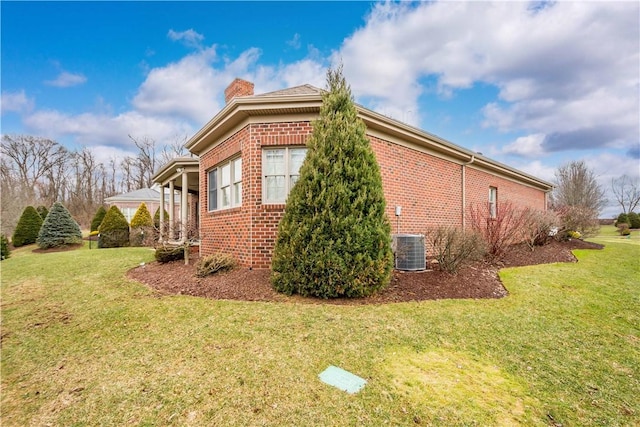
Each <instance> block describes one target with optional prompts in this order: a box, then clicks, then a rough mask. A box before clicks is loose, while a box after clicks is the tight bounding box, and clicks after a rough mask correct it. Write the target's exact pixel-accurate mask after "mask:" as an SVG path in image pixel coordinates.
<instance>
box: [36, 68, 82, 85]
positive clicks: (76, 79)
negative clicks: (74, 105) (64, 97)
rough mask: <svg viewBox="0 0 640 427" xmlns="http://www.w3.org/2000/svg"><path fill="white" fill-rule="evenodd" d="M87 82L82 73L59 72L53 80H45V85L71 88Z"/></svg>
mask: <svg viewBox="0 0 640 427" xmlns="http://www.w3.org/2000/svg"><path fill="white" fill-rule="evenodd" d="M86 81H87V78H86V77H85V76H84V74H82V73H76V74H74V73H69V72H68V71H61V72H60V74H58V77H56V78H55V79H54V80H47V81H45V83H46V84H47V85H49V86H55V87H71V86H78V85H81V84H83V83H85V82H86Z"/></svg>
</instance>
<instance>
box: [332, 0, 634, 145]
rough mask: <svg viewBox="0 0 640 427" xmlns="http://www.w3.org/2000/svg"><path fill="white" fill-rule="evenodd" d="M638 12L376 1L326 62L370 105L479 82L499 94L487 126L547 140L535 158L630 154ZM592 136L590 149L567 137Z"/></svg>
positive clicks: (607, 7)
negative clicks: (566, 153)
mask: <svg viewBox="0 0 640 427" xmlns="http://www.w3.org/2000/svg"><path fill="white" fill-rule="evenodd" d="M639 8H640V6H639V4H638V3H637V2H626V3H625V2H619V3H610V2H555V3H549V4H547V5H545V7H543V8H532V7H530V3H526V2H495V3H487V2H428V3H427V2H424V3H419V4H417V5H416V4H415V3H404V2H400V3H377V4H376V5H375V6H374V8H373V9H372V11H371V13H370V15H369V16H368V17H367V20H366V24H365V26H364V27H362V28H360V29H358V30H357V31H355V32H354V33H353V34H352V35H351V36H350V37H349V38H347V39H346V40H345V41H344V43H343V45H342V47H341V48H340V50H339V51H337V52H335V53H334V54H333V56H332V61H333V63H334V64H335V63H337V62H339V61H342V62H343V63H344V71H345V75H346V77H347V80H348V81H350V82H351V83H352V85H353V90H354V94H355V95H356V97H358V98H359V99H364V100H366V101H367V103H368V105H370V106H374V107H377V106H384V107H385V108H386V109H388V110H389V109H393V108H392V107H391V106H395V110H396V111H404V110H406V109H409V108H414V107H415V106H416V105H418V100H419V98H420V96H422V95H423V94H424V93H426V92H427V89H428V88H426V87H425V86H423V84H421V81H423V79H425V78H429V79H434V78H435V79H436V90H437V92H438V93H439V94H440V95H441V96H445V97H446V96H451V95H452V94H455V93H456V91H459V90H462V89H466V88H471V87H472V86H473V85H474V84H475V83H476V82H482V83H484V84H490V85H493V86H495V87H496V88H498V90H499V97H498V98H497V99H495V100H494V101H492V102H490V103H489V104H487V105H486V107H485V108H484V109H483V111H482V114H483V115H484V125H485V126H487V127H491V128H497V129H498V130H501V131H510V132H522V131H524V132H527V133H528V134H544V135H547V136H549V138H545V140H544V142H543V143H542V145H541V148H540V150H565V149H575V148H578V149H579V148H586V147H589V148H592V147H593V144H596V145H597V146H616V147H620V146H624V147H630V146H631V145H634V144H637V139H638V134H639V132H638V105H639V101H638V92H639V91H638V88H639V87H640V85H639V67H638V63H639V57H640V53H639V52H640V41H639V40H640V35H639V31H640V30H639V29H638V25H637V16H638V11H639ZM605 125H606V126H605ZM605 127H606V128H607V130H608V131H609V132H611V134H610V135H608V136H607V135H605V134H604V133H603V132H602V130H603V129H604V128H605ZM592 130H593V133H592V134H591V137H587V139H588V140H590V141H591V143H589V144H586V145H585V144H583V140H582V139H575V138H573V136H580V138H583V137H585V136H586V135H588V134H590V133H591V131H592ZM551 135H554V136H555V138H551ZM603 136H605V138H604V139H603V138H602V137H603ZM597 138H599V140H598V139H597ZM559 141H562V144H558V142H559ZM598 141H599V142H598ZM547 144H550V145H547ZM529 148H532V147H529ZM510 149H511V150H513V149H514V148H513V147H511V148H510Z"/></svg>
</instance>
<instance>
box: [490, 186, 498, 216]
mask: <svg viewBox="0 0 640 427" xmlns="http://www.w3.org/2000/svg"><path fill="white" fill-rule="evenodd" d="M497 216H498V187H489V218H492V219H494V218H496V217H497Z"/></svg>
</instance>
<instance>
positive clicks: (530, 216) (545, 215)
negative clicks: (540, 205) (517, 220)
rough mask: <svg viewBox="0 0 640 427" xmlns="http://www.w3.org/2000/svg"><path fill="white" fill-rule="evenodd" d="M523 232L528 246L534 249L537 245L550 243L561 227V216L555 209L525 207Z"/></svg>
mask: <svg viewBox="0 0 640 427" xmlns="http://www.w3.org/2000/svg"><path fill="white" fill-rule="evenodd" d="M522 215H523V224H522V233H523V238H524V241H525V243H526V244H527V246H529V248H530V249H531V250H532V251H533V250H534V249H535V247H536V246H543V245H546V244H547V243H549V241H550V240H551V239H553V236H554V235H555V231H557V229H558V228H559V227H560V218H559V217H558V215H557V214H556V213H555V212H553V211H541V210H538V209H530V208H529V209H525V210H524V211H523V213H522Z"/></svg>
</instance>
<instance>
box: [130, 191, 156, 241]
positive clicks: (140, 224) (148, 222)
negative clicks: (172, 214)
mask: <svg viewBox="0 0 640 427" xmlns="http://www.w3.org/2000/svg"><path fill="white" fill-rule="evenodd" d="M152 232H153V219H152V218H151V214H150V213H149V210H148V209H147V205H146V204H145V203H144V202H142V203H140V206H138V210H136V213H135V214H134V215H133V218H132V219H131V232H130V233H131V235H130V239H131V246H142V245H143V244H144V240H145V235H146V237H152Z"/></svg>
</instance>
